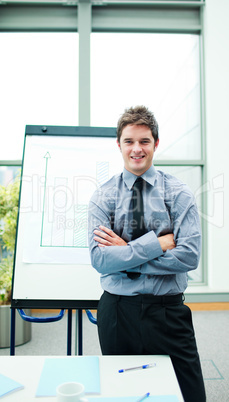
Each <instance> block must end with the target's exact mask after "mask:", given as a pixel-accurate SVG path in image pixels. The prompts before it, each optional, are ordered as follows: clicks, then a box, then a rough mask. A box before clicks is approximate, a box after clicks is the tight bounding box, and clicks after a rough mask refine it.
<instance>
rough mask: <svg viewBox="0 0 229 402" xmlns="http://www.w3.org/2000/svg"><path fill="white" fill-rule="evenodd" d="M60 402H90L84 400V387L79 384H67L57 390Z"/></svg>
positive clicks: (61, 385)
mask: <svg viewBox="0 0 229 402" xmlns="http://www.w3.org/2000/svg"><path fill="white" fill-rule="evenodd" d="M56 395H57V401H58V402H88V400H87V399H86V398H84V386H83V385H82V384H80V383H78V382H65V383H63V384H60V385H59V386H58V387H57V389H56Z"/></svg>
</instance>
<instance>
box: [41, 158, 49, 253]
mask: <svg viewBox="0 0 229 402" xmlns="http://www.w3.org/2000/svg"><path fill="white" fill-rule="evenodd" d="M44 158H45V159H46V163H45V185H44V197H43V211H42V224H41V246H42V240H43V229H44V212H45V196H46V186H47V172H48V161H49V159H50V158H51V156H50V153H49V152H46V154H45V156H44Z"/></svg>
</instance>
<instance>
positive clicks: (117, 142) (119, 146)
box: [116, 140, 121, 151]
mask: <svg viewBox="0 0 229 402" xmlns="http://www.w3.org/2000/svg"><path fill="white" fill-rule="evenodd" d="M116 142H117V144H118V147H119V149H120V151H121V146H120V143H119V141H118V140H116Z"/></svg>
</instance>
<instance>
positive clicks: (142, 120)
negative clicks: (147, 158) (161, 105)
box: [117, 106, 158, 143]
mask: <svg viewBox="0 0 229 402" xmlns="http://www.w3.org/2000/svg"><path fill="white" fill-rule="evenodd" d="M130 124H136V125H145V126H147V127H149V128H150V130H151V132H152V136H153V138H154V141H155V143H156V142H157V140H158V124H157V121H156V119H155V117H154V114H153V113H152V112H150V110H149V109H147V107H145V106H135V107H130V108H129V109H125V111H124V113H123V114H122V116H121V117H120V119H119V121H118V125H117V140H118V142H120V138H121V135H122V130H123V129H124V128H125V127H126V126H128V125H130Z"/></svg>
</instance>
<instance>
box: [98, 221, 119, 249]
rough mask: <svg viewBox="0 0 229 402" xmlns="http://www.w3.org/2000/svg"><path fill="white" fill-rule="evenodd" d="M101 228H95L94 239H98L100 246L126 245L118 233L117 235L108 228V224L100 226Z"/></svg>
mask: <svg viewBox="0 0 229 402" xmlns="http://www.w3.org/2000/svg"><path fill="white" fill-rule="evenodd" d="M99 229H100V230H98V229H96V230H94V234H95V237H94V240H95V241H97V242H98V243H99V244H98V246H100V247H106V246H126V245H127V243H126V242H125V241H124V240H123V239H122V238H121V237H119V236H118V235H116V234H115V233H114V232H113V230H111V229H109V228H107V227H106V226H99Z"/></svg>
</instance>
